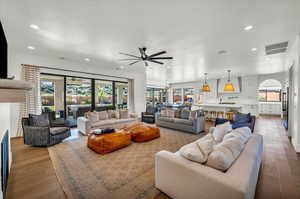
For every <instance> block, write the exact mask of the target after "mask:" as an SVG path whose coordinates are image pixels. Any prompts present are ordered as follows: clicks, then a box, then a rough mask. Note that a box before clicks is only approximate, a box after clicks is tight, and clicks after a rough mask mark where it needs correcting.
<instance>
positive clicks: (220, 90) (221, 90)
mask: <svg viewBox="0 0 300 199" xmlns="http://www.w3.org/2000/svg"><path fill="white" fill-rule="evenodd" d="M218 83H219V84H218V93H240V92H241V89H240V82H239V79H238V78H237V77H233V78H231V83H232V84H233V86H234V88H235V91H233V92H228V91H224V87H225V84H226V83H227V79H225V78H223V79H219V81H218Z"/></svg>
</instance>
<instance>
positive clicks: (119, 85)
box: [115, 82, 128, 109]
mask: <svg viewBox="0 0 300 199" xmlns="http://www.w3.org/2000/svg"><path fill="white" fill-rule="evenodd" d="M115 105H116V108H118V109H127V107H128V83H127V82H115Z"/></svg>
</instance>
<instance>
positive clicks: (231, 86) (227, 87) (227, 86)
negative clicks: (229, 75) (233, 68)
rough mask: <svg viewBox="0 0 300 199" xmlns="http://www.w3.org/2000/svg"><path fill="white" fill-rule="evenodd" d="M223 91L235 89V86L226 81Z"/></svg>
mask: <svg viewBox="0 0 300 199" xmlns="http://www.w3.org/2000/svg"><path fill="white" fill-rule="evenodd" d="M224 91H231V92H233V91H235V88H234V86H233V84H232V83H231V82H227V83H226V84H225V87H224Z"/></svg>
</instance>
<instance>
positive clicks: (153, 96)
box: [146, 88, 168, 105]
mask: <svg viewBox="0 0 300 199" xmlns="http://www.w3.org/2000/svg"><path fill="white" fill-rule="evenodd" d="M167 95H168V91H167V89H163V88H147V90H146V103H147V105H148V104H151V105H156V104H161V103H164V102H167Z"/></svg>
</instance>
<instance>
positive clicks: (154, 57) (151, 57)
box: [119, 47, 173, 67]
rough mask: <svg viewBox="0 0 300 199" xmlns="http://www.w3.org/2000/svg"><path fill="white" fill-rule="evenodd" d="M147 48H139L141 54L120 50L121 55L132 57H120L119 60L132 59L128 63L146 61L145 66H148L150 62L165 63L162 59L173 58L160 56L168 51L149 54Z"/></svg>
mask: <svg viewBox="0 0 300 199" xmlns="http://www.w3.org/2000/svg"><path fill="white" fill-rule="evenodd" d="M146 50H147V48H146V47H143V48H139V52H140V56H136V55H132V54H128V53H122V52H120V54H121V55H125V56H129V57H130V58H126V59H119V61H131V62H130V63H129V64H128V65H133V64H136V63H139V62H144V64H145V66H146V67H147V66H148V62H151V63H155V64H160V65H163V64H164V63H163V62H161V61H160V60H168V59H173V57H158V56H159V55H162V54H165V53H167V52H166V51H160V52H157V53H154V54H152V55H147V54H146ZM158 60H159V61H158Z"/></svg>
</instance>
